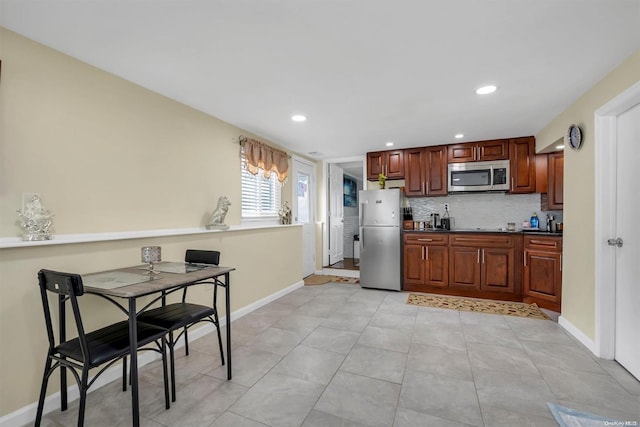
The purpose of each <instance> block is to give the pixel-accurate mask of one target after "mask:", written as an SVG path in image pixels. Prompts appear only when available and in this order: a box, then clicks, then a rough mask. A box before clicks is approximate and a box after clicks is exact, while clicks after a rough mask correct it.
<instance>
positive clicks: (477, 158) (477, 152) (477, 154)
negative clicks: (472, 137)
mask: <svg viewBox="0 0 640 427" xmlns="http://www.w3.org/2000/svg"><path fill="white" fill-rule="evenodd" d="M476 160H480V146H479V145H478V146H477V147H476Z"/></svg>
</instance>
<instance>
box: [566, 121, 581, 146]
mask: <svg viewBox="0 0 640 427" xmlns="http://www.w3.org/2000/svg"><path fill="white" fill-rule="evenodd" d="M567 142H568V143H569V146H570V147H571V148H573V149H574V150H578V149H580V147H581V146H582V130H580V128H579V127H578V125H571V126H569V130H568V131H567Z"/></svg>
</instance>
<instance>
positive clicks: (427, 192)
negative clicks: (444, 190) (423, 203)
mask: <svg viewBox="0 0 640 427" xmlns="http://www.w3.org/2000/svg"><path fill="white" fill-rule="evenodd" d="M425 194H429V181H427V191H426V192H425Z"/></svg>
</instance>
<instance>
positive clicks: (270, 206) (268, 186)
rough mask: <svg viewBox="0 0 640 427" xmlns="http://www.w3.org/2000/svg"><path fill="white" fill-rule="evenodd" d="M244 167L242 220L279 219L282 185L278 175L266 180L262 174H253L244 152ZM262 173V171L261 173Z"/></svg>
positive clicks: (242, 165) (242, 164) (242, 161)
mask: <svg viewBox="0 0 640 427" xmlns="http://www.w3.org/2000/svg"><path fill="white" fill-rule="evenodd" d="M241 167H242V219H244V220H247V219H249V220H252V219H254V220H255V219H277V218H278V210H279V209H280V183H279V182H278V177H277V174H275V173H272V174H271V175H270V177H269V178H265V177H264V175H263V174H262V173H258V174H256V175H253V174H251V173H250V172H249V171H248V170H247V162H246V158H245V155H244V151H242V154H241ZM261 172H262V171H261Z"/></svg>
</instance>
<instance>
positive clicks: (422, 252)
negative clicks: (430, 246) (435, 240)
mask: <svg viewBox="0 0 640 427" xmlns="http://www.w3.org/2000/svg"><path fill="white" fill-rule="evenodd" d="M424 248H425V246H423V247H422V254H421V255H422V259H423V260H424V259H425V257H424Z"/></svg>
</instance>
